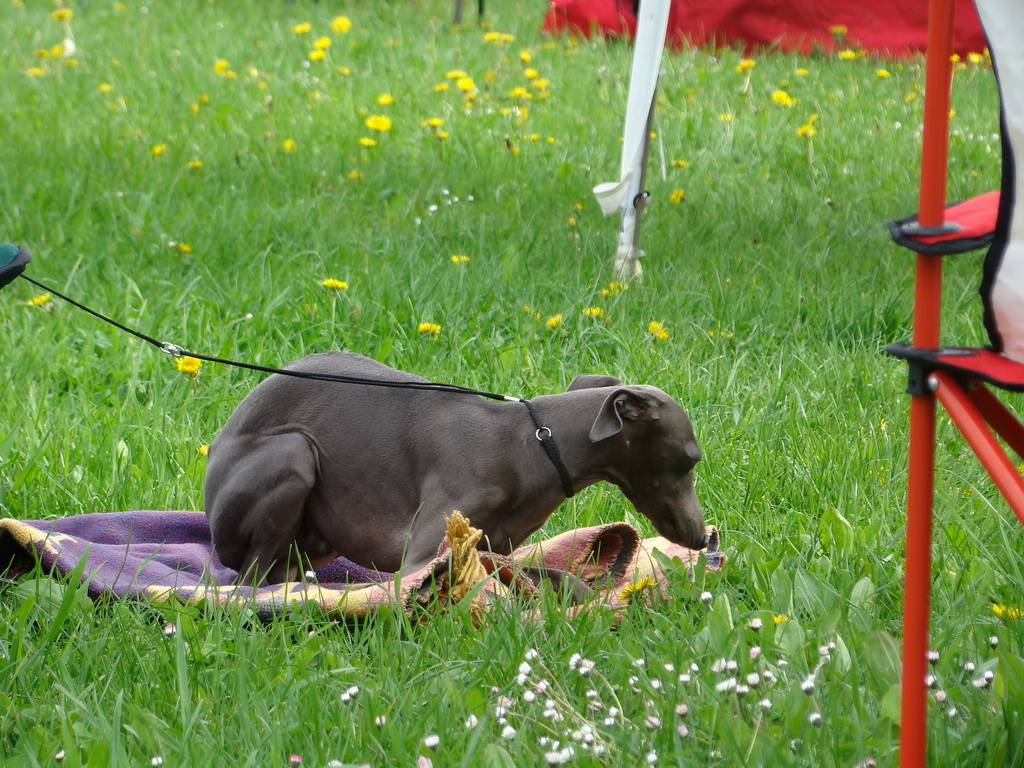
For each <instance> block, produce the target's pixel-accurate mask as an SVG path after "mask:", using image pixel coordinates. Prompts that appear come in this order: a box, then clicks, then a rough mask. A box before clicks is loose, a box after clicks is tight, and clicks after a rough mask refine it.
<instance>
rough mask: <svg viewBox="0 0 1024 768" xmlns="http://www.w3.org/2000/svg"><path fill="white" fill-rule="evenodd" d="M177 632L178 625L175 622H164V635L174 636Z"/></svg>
mask: <svg viewBox="0 0 1024 768" xmlns="http://www.w3.org/2000/svg"><path fill="white" fill-rule="evenodd" d="M177 633H178V627H177V625H175V624H164V635H165V636H166V637H174V636H175V635H176V634H177Z"/></svg>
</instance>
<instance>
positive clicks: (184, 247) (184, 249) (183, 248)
mask: <svg viewBox="0 0 1024 768" xmlns="http://www.w3.org/2000/svg"><path fill="white" fill-rule="evenodd" d="M177 248H178V251H179V252H181V253H192V246H191V245H189V244H188V243H178V245H177Z"/></svg>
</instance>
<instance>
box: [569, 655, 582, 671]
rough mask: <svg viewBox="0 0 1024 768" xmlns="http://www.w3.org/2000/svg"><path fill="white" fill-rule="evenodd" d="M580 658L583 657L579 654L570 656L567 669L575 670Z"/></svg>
mask: <svg viewBox="0 0 1024 768" xmlns="http://www.w3.org/2000/svg"><path fill="white" fill-rule="evenodd" d="M582 658H583V657H582V656H581V655H580V654H578V653H574V654H573V655H572V656H570V657H569V669H576V665H577V664H579V663H580V659H582Z"/></svg>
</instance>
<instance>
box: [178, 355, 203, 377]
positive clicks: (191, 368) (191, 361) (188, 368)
mask: <svg viewBox="0 0 1024 768" xmlns="http://www.w3.org/2000/svg"><path fill="white" fill-rule="evenodd" d="M202 364H203V361H202V360H200V359H199V358H196V357H187V356H186V357H178V358H175V360H174V367H175V368H177V369H178V372H179V373H184V374H186V375H188V376H198V375H199V368H200V366H201V365H202Z"/></svg>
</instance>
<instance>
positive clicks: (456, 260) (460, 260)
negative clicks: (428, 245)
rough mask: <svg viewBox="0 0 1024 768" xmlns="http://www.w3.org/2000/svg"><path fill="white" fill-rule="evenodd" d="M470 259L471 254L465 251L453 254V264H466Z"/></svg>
mask: <svg viewBox="0 0 1024 768" xmlns="http://www.w3.org/2000/svg"><path fill="white" fill-rule="evenodd" d="M467 261H469V256H466V255H465V254H463V253H456V254H453V255H452V264H465V263H466V262H467Z"/></svg>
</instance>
